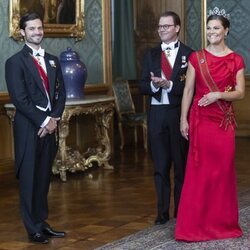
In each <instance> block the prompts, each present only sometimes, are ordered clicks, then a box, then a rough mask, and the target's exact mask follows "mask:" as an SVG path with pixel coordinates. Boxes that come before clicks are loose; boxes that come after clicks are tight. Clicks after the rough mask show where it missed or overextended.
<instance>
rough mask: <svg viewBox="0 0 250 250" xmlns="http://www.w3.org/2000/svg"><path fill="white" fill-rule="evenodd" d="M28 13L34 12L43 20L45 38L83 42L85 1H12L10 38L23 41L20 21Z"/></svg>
mask: <svg viewBox="0 0 250 250" xmlns="http://www.w3.org/2000/svg"><path fill="white" fill-rule="evenodd" d="M63 4H64V5H63ZM64 8H66V11H65V9H64ZM28 11H34V12H36V13H38V14H39V15H40V16H41V17H42V18H43V20H44V36H45V37H75V38H76V40H81V39H82V38H83V37H84V35H85V31H84V0H65V1H60V0H10V16H9V18H10V19H9V30H10V37H12V38H13V39H15V40H21V39H22V37H21V34H20V30H19V20H20V17H21V16H22V15H23V14H25V13H26V12H28Z"/></svg>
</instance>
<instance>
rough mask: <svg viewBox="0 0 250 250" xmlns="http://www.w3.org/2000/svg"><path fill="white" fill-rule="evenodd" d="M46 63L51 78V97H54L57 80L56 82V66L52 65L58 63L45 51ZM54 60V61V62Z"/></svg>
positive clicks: (49, 78)
mask: <svg viewBox="0 0 250 250" xmlns="http://www.w3.org/2000/svg"><path fill="white" fill-rule="evenodd" d="M44 60H45V65H46V69H47V76H48V80H49V90H50V97H51V99H53V96H54V90H55V82H56V67H55V66H53V67H52V66H51V65H56V62H55V60H53V59H51V57H50V56H49V55H48V54H47V53H46V52H45V55H44ZM52 62H53V63H52Z"/></svg>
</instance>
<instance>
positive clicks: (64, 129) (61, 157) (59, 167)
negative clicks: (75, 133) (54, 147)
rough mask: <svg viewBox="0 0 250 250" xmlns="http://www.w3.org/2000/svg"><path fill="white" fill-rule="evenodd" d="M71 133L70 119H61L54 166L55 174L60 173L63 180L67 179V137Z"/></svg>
mask: <svg viewBox="0 0 250 250" xmlns="http://www.w3.org/2000/svg"><path fill="white" fill-rule="evenodd" d="M68 134H69V121H68V120H66V121H61V122H60V125H59V142H60V143H59V149H58V153H57V157H56V160H55V164H54V166H53V169H52V172H53V174H60V178H61V180H62V181H64V182H65V181H67V176H66V171H67V169H68V166H67V148H66V137H67V136H68Z"/></svg>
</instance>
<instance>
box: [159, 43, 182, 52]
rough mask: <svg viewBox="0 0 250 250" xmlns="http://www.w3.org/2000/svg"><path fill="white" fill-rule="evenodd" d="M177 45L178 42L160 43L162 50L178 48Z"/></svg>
mask: <svg viewBox="0 0 250 250" xmlns="http://www.w3.org/2000/svg"><path fill="white" fill-rule="evenodd" d="M178 46H179V42H176V43H170V44H166V43H162V44H161V49H162V51H164V50H173V49H176V48H178Z"/></svg>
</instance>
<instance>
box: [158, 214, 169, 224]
mask: <svg viewBox="0 0 250 250" xmlns="http://www.w3.org/2000/svg"><path fill="white" fill-rule="evenodd" d="M168 220H169V219H168V218H167V217H166V216H160V215H158V216H157V217H156V219H155V225H163V224H165V223H167V222H168Z"/></svg>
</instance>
